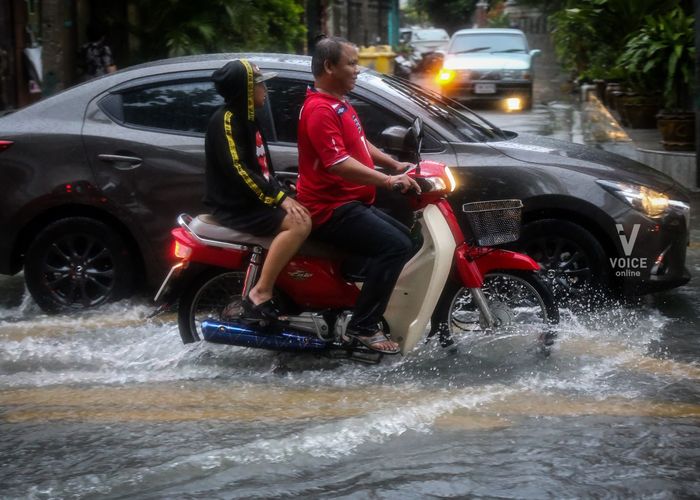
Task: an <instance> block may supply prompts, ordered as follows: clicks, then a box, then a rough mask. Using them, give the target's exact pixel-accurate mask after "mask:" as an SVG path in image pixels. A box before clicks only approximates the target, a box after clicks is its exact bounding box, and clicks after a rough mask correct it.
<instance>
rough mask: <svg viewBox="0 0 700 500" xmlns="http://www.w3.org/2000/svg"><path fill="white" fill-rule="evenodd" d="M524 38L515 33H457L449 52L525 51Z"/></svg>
mask: <svg viewBox="0 0 700 500" xmlns="http://www.w3.org/2000/svg"><path fill="white" fill-rule="evenodd" d="M526 51H527V48H526V46H525V39H524V38H523V37H522V36H520V35H517V34H508V33H483V34H482V33H474V34H464V35H457V36H456V37H455V38H454V40H452V43H451V44H450V48H449V53H450V54H466V53H469V52H491V53H494V52H526Z"/></svg>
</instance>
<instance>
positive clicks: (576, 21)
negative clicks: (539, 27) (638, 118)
mask: <svg viewBox="0 0 700 500" xmlns="http://www.w3.org/2000/svg"><path fill="white" fill-rule="evenodd" d="M677 4H678V1H677V0H566V1H564V2H562V5H563V8H561V9H560V10H558V11H556V12H555V13H554V14H552V15H551V16H550V17H549V23H550V27H551V33H552V40H553V42H554V47H555V49H556V51H557V55H558V57H559V60H560V62H561V63H562V65H563V66H564V67H565V68H566V69H569V70H571V71H572V72H574V73H575V75H576V76H577V77H579V78H614V77H616V76H619V75H618V74H619V73H620V68H619V67H618V66H617V64H616V62H617V58H618V57H619V55H620V53H621V52H622V49H623V48H624V46H625V43H626V41H627V39H628V38H629V37H631V36H633V35H634V34H635V33H637V32H638V30H639V29H640V28H641V26H642V25H643V24H644V22H645V17H646V16H647V15H650V14H656V13H661V12H667V11H668V10H669V9H671V8H673V7H674V6H675V5H677Z"/></svg>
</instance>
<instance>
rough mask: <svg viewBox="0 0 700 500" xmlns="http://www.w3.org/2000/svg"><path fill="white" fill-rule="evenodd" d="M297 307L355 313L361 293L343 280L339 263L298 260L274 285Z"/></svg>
mask: <svg viewBox="0 0 700 500" xmlns="http://www.w3.org/2000/svg"><path fill="white" fill-rule="evenodd" d="M275 286H277V287H278V288H279V289H280V290H282V291H283V292H284V293H286V294H287V295H288V296H289V297H291V298H292V299H293V300H294V301H295V302H297V304H298V305H300V306H304V307H309V308H312V309H352V308H353V306H354V304H355V302H356V301H357V296H358V295H359V293H360V289H359V288H357V286H356V285H355V284H354V283H350V282H348V281H347V280H345V278H343V275H342V273H341V272H340V261H336V260H333V261H331V260H328V259H322V258H314V257H305V256H303V255H302V256H299V255H297V256H295V257H294V258H293V259H292V260H290V261H289V263H288V264H287V266H286V267H285V268H284V269H283V270H282V272H281V273H280V275H279V276H278V278H277V282H276V284H275Z"/></svg>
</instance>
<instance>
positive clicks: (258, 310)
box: [242, 297, 282, 320]
mask: <svg viewBox="0 0 700 500" xmlns="http://www.w3.org/2000/svg"><path fill="white" fill-rule="evenodd" d="M242 305H243V316H245V317H246V318H247V319H261V320H276V319H279V318H280V316H281V315H282V312H281V311H280V310H279V308H278V307H277V304H275V303H274V302H273V299H270V300H266V301H265V302H261V303H260V304H258V305H257V306H256V305H255V304H253V301H252V300H250V298H248V297H246V298H244V299H243V301H242Z"/></svg>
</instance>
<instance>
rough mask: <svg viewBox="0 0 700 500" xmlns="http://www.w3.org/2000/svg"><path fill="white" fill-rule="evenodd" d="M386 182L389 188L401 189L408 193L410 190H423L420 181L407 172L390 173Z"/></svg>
mask: <svg viewBox="0 0 700 500" xmlns="http://www.w3.org/2000/svg"><path fill="white" fill-rule="evenodd" d="M386 183H387V186H388V187H389V189H391V190H397V191H401V192H402V193H406V192H407V191H409V190H411V191H415V192H416V194H420V192H421V191H420V186H419V185H418V183H417V182H416V181H415V180H413V179H411V178H410V177H409V176H408V175H406V174H401V175H390V176H388V177H387V180H386Z"/></svg>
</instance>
